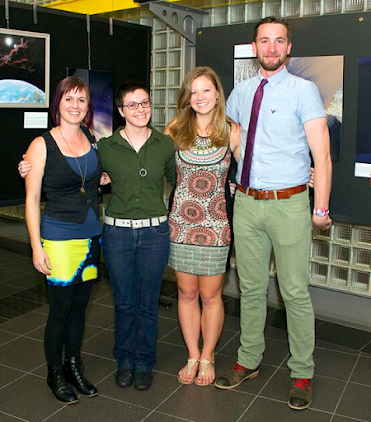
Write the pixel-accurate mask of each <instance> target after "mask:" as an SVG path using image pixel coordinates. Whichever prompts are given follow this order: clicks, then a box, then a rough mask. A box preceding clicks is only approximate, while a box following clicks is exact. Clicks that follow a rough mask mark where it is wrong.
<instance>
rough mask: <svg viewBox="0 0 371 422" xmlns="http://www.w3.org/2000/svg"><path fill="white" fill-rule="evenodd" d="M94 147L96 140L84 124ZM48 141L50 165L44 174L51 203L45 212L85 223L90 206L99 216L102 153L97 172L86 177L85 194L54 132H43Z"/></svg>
mask: <svg viewBox="0 0 371 422" xmlns="http://www.w3.org/2000/svg"><path fill="white" fill-rule="evenodd" d="M81 130H82V131H83V133H84V134H85V136H86V137H87V138H88V140H89V142H90V143H91V145H92V147H93V148H94V149H96V142H95V138H94V136H93V135H91V134H90V132H89V131H88V129H87V128H86V127H84V126H81ZM42 136H43V138H44V139H45V143H46V154H47V155H46V165H45V171H44V177H43V190H44V192H45V195H46V199H47V203H46V207H45V210H44V214H45V215H48V216H49V217H53V218H56V219H58V220H63V221H70V222H72V223H79V224H81V223H83V222H84V221H85V219H86V215H87V213H88V210H89V208H90V207H92V208H93V210H94V212H95V214H96V216H97V218H98V220H99V210H98V192H97V189H98V186H99V180H100V176H101V174H102V163H101V160H100V157H99V154H98V165H97V168H96V169H95V171H94V173H93V174H92V175H91V176H90V177H87V178H86V180H85V185H84V186H85V191H86V192H85V194H82V193H81V191H80V188H81V183H82V182H81V176H80V175H79V174H77V173H75V172H74V171H73V170H72V168H71V166H70V165H69V164H68V162H67V160H66V158H65V156H64V155H63V154H62V153H61V151H60V149H59V148H58V145H57V144H56V142H55V140H54V139H53V137H52V136H51V134H50V132H46V133H44V134H43V135H42Z"/></svg>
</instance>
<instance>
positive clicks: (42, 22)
mask: <svg viewBox="0 0 371 422" xmlns="http://www.w3.org/2000/svg"><path fill="white" fill-rule="evenodd" d="M35 21H36V23H35ZM9 28H10V29H9V30H8V28H7V20H6V13H5V1H4V0H0V43H1V45H0V128H1V136H0V147H1V155H0V156H1V165H0V206H6V205H13V204H19V203H22V202H23V201H24V196H25V191H24V182H23V180H21V179H20V177H19V176H18V170H17V163H18V162H19V160H20V159H21V156H22V153H24V152H25V151H26V149H27V147H28V145H29V143H30V142H31V141H32V140H33V139H34V138H35V137H37V136H39V135H41V134H42V133H44V132H46V131H47V130H48V129H50V128H51V127H52V121H51V119H50V116H49V114H48V105H49V103H50V102H49V98H50V99H51V96H52V94H53V92H54V89H55V87H56V86H57V84H58V82H59V81H60V80H61V79H63V78H64V77H66V76H67V72H69V74H79V75H80V76H83V78H84V79H86V80H88V81H89V85H90V87H91V89H92V96H93V97H94V99H95V101H96V102H97V101H98V100H99V101H98V103H97V104H96V110H97V117H99V120H98V119H97V123H96V126H97V133H98V136H99V134H105V135H106V134H107V130H108V131H109V130H111V129H112V128H113V129H116V128H117V127H118V126H119V125H120V124H122V120H121V118H120V116H119V113H118V112H117V110H116V107H115V105H114V89H115V88H116V87H117V86H118V85H119V84H120V83H121V82H123V81H124V80H126V79H138V80H140V81H143V82H144V83H145V84H146V85H147V86H148V87H149V83H150V52H151V28H149V27H146V26H142V25H136V24H130V23H124V22H119V21H114V22H113V24H112V25H110V21H109V19H103V18H98V17H90V18H89V19H87V16H85V15H81V14H75V13H68V12H61V11H57V10H51V9H46V8H41V7H37V14H36V20H35V14H34V10H33V7H32V5H26V4H20V3H14V2H9ZM78 72H80V73H78ZM85 74H86V78H85V77H84V75H85ZM24 86H27V89H26V90H24V89H23V87H24ZM109 91H111V92H109ZM111 110H113V113H112V112H111ZM112 114H113V116H112Z"/></svg>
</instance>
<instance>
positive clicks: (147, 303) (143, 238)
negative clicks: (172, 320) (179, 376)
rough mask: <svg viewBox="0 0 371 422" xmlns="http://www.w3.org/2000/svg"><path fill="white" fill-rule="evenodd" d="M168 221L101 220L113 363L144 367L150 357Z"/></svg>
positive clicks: (140, 369) (152, 355) (148, 365)
mask: <svg viewBox="0 0 371 422" xmlns="http://www.w3.org/2000/svg"><path fill="white" fill-rule="evenodd" d="M169 244H170V241H169V224H168V222H167V221H165V222H164V223H161V224H160V225H159V226H157V227H148V228H142V229H132V228H126V227H116V226H110V225H107V224H104V226H103V253H104V258H105V261H106V264H107V269H108V273H109V276H110V281H111V285H112V290H113V297H114V301H115V340H116V341H115V346H114V349H113V353H114V355H115V357H116V360H117V365H118V368H119V369H133V370H134V371H138V372H150V371H151V369H152V368H153V366H154V365H155V363H156V340H157V307H158V300H159V296H160V288H161V282H162V275H163V272H164V270H165V267H166V264H167V261H168V257H169Z"/></svg>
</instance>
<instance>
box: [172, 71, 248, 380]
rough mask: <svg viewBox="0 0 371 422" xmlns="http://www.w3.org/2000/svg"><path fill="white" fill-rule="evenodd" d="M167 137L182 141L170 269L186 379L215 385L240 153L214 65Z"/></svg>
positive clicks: (184, 99)
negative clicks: (231, 189)
mask: <svg viewBox="0 0 371 422" xmlns="http://www.w3.org/2000/svg"><path fill="white" fill-rule="evenodd" d="M165 134H168V135H170V136H171V138H172V139H173V141H174V144H175V151H176V153H175V162H176V170H177V186H176V190H175V194H174V201H173V204H172V208H171V212H170V218H169V224H170V240H171V244H170V258H169V265H170V267H172V268H173V269H174V270H175V273H176V278H177V283H178V292H179V302H178V312H179V322H180V326H181V329H182V333H183V336H184V340H185V343H186V346H187V348H188V352H189V359H188V362H187V364H186V365H185V366H184V367H183V368H182V369H181V370H180V371H179V376H178V380H179V382H180V383H182V384H191V383H193V382H195V383H196V385H198V386H207V385H210V384H211V383H213V382H214V380H215V369H214V351H215V347H216V344H217V342H218V340H219V337H220V333H221V330H222V327H223V322H224V307H223V301H222V282H223V275H224V273H225V271H226V264H227V259H228V254H229V248H230V242H231V235H230V226H229V222H228V217H227V212H226V193H225V188H226V181H227V174H228V171H229V167H230V162H231V154H232V153H233V154H234V156H235V158H236V160H238V158H239V148H240V129H239V126H238V125H236V124H235V123H233V122H232V121H230V120H229V119H228V118H227V117H226V114H225V97H224V92H223V88H222V85H221V82H220V79H219V77H218V76H217V75H216V73H215V72H214V71H213V70H212V69H211V68H210V67H197V68H195V69H193V70H192V71H190V72H189V73H188V74H187V76H186V77H185V79H184V82H183V84H182V87H181V89H180V93H179V99H178V107H177V115H176V118H175V119H174V121H173V122H171V123H170V124H169V126H168V127H167V129H166V130H165ZM227 187H228V186H227ZM228 194H229V193H228ZM199 298H201V303H202V312H201V309H200V305H199ZM201 333H202V340H203V348H202V352H200V349H199V340H200V334H201Z"/></svg>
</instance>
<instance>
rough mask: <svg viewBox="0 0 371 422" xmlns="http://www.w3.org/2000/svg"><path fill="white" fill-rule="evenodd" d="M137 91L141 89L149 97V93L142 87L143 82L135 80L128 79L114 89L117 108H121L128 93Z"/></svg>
mask: <svg viewBox="0 0 371 422" xmlns="http://www.w3.org/2000/svg"><path fill="white" fill-rule="evenodd" d="M137 89H143V91H146V93H147V94H148V97H149V96H150V95H149V91H148V89H147V87H146V86H145V85H144V83H143V82H140V81H136V80H135V79H130V80H128V81H125V82H123V83H122V84H121V85H120V86H119V87H118V88H117V89H116V95H115V101H116V106H117V108H121V107H122V106H123V105H124V103H123V101H124V97H125V95H126V94H128V93H129V92H134V91H136V90H137Z"/></svg>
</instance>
